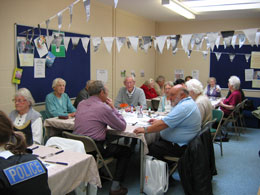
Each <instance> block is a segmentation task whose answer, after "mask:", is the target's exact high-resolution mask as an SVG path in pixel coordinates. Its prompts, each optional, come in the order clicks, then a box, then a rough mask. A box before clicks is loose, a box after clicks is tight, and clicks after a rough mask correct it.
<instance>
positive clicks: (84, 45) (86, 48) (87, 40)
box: [81, 37, 89, 53]
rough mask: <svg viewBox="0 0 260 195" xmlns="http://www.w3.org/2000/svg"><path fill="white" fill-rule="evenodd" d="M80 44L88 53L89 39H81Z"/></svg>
mask: <svg viewBox="0 0 260 195" xmlns="http://www.w3.org/2000/svg"><path fill="white" fill-rule="evenodd" d="M81 42H82V45H83V48H84V50H85V52H86V53H88V44H89V38H88V37H84V38H81Z"/></svg>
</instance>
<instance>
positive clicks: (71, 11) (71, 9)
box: [69, 3, 74, 29]
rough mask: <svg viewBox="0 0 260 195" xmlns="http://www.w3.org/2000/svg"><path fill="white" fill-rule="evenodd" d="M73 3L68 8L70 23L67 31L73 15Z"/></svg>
mask: <svg viewBox="0 0 260 195" xmlns="http://www.w3.org/2000/svg"><path fill="white" fill-rule="evenodd" d="M73 5H74V4H73V3H72V4H71V5H70V6H69V12H70V23H69V29H70V27H71V24H72V14H73Z"/></svg>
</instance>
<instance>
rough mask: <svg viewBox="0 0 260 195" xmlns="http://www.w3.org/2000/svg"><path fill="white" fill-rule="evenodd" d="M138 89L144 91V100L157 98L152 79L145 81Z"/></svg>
mask: <svg viewBox="0 0 260 195" xmlns="http://www.w3.org/2000/svg"><path fill="white" fill-rule="evenodd" d="M140 88H142V89H143V90H144V94H145V97H146V99H153V98H155V97H157V96H158V95H157V93H156V91H155V89H154V80H153V79H149V80H147V81H145V82H144V84H143V85H142V86H141V87H140Z"/></svg>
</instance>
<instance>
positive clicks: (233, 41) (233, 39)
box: [231, 35, 237, 49]
mask: <svg viewBox="0 0 260 195" xmlns="http://www.w3.org/2000/svg"><path fill="white" fill-rule="evenodd" d="M236 41H237V35H234V36H233V37H232V41H231V45H232V47H233V48H234V49H235V45H236Z"/></svg>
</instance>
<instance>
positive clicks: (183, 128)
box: [134, 85, 201, 160]
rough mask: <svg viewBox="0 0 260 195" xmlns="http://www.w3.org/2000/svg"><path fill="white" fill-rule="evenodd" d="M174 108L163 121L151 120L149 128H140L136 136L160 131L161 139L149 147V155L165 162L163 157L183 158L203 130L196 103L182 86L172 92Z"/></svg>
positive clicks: (177, 86) (171, 98)
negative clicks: (193, 139)
mask: <svg viewBox="0 0 260 195" xmlns="http://www.w3.org/2000/svg"><path fill="white" fill-rule="evenodd" d="M170 100H171V104H172V106H173V108H172V110H171V112H170V113H169V114H168V115H167V116H166V117H164V118H163V119H162V120H156V119H151V120H150V121H149V122H150V123H151V124H152V125H151V126H149V127H138V128H136V129H135V130H134V132H135V133H136V134H139V133H152V132H159V131H160V139H159V140H158V141H157V142H154V143H152V144H151V145H149V155H151V156H154V157H155V158H157V159H160V160H163V156H166V155H168V156H174V157H181V155H182V154H183V153H184V151H185V149H186V147H187V144H188V143H189V141H190V140H192V138H194V137H195V136H196V135H197V134H198V133H199V132H200V129H201V116H200V111H199V109H198V107H197V105H196V103H195V102H194V101H193V100H192V98H191V97H189V92H188V91H187V89H185V88H184V87H183V86H182V85H176V86H174V87H172V88H171V90H170Z"/></svg>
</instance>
